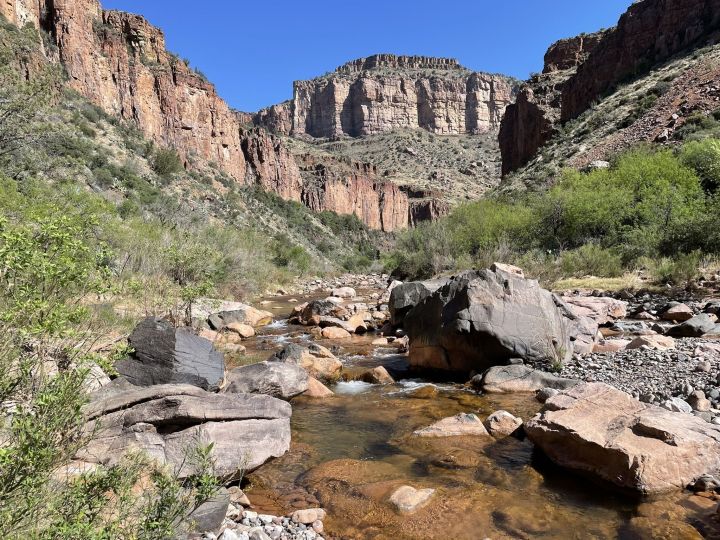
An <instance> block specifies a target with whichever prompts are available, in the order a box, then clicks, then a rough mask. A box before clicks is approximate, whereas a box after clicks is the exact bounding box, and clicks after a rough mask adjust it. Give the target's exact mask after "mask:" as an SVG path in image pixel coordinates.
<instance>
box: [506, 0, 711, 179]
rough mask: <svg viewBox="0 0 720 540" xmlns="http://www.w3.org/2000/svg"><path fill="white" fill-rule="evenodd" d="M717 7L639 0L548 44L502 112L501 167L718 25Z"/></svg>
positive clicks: (693, 0)
mask: <svg viewBox="0 0 720 540" xmlns="http://www.w3.org/2000/svg"><path fill="white" fill-rule="evenodd" d="M719 10H720V0H643V1H640V2H634V3H633V4H632V5H631V6H630V7H629V8H628V10H627V12H626V13H625V14H623V15H622V17H620V20H619V22H618V25H617V26H616V27H615V28H612V29H610V30H606V31H603V32H598V33H596V34H591V35H584V36H578V37H576V38H571V39H566V40H561V41H559V42H557V43H555V44H553V45H552V46H551V47H550V49H549V50H548V52H547V53H546V55H545V67H544V69H543V73H542V74H541V75H537V76H534V77H532V78H531V79H530V80H529V81H528V82H527V83H526V84H525V85H523V86H522V87H521V88H520V90H519V92H518V97H517V101H516V103H515V104H513V105H510V106H508V108H507V111H506V114H505V117H504V118H503V121H502V126H501V129H500V149H501V153H502V161H503V164H502V171H503V175H506V174H508V173H510V172H512V171H514V170H516V169H518V168H520V167H522V166H523V165H525V164H527V163H528V162H529V161H530V160H531V159H532V158H533V157H534V156H535V155H536V153H537V151H538V150H539V149H540V148H541V147H542V146H544V144H545V143H546V142H547V141H548V140H550V138H552V137H553V136H554V135H555V134H557V133H558V128H559V127H560V125H561V123H564V122H566V121H568V120H571V119H574V118H577V117H578V116H580V115H581V114H582V113H583V112H585V111H586V110H587V109H588V108H589V107H590V105H591V104H592V102H593V101H594V100H596V99H598V98H599V97H600V96H602V95H603V94H604V93H605V92H607V91H609V90H611V89H612V88H613V87H615V86H616V85H618V84H621V83H622V82H623V81H626V80H627V79H628V78H629V77H633V76H636V75H640V74H644V73H646V72H648V70H650V69H651V68H652V67H653V66H656V65H658V64H660V63H662V62H663V61H665V60H667V59H669V58H671V57H672V56H673V55H675V54H677V53H679V52H681V51H683V50H686V49H688V48H690V47H694V46H699V45H701V44H702V43H703V42H704V41H705V40H707V39H708V38H709V37H710V36H711V35H712V33H713V32H715V31H717V30H718V28H720V16H719V15H718V12H719Z"/></svg>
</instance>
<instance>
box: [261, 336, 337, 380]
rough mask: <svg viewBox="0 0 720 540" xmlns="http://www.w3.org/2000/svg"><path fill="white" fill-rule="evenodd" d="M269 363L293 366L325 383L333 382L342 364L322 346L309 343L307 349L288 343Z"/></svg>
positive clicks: (269, 359) (271, 357)
mask: <svg viewBox="0 0 720 540" xmlns="http://www.w3.org/2000/svg"><path fill="white" fill-rule="evenodd" d="M268 361H269V362H285V363H287V364H295V365H296V366H299V367H301V368H303V369H304V370H305V371H307V372H308V375H310V376H311V377H315V378H316V379H320V380H325V381H335V380H337V379H338V377H339V376H340V372H341V371H342V363H341V362H340V360H338V359H337V358H336V357H335V355H334V354H333V353H331V352H330V351H329V350H328V349H326V348H325V347H323V346H322V345H318V344H317V343H311V344H309V345H308V346H307V347H305V346H303V345H298V344H297V343H288V344H287V345H286V346H285V347H284V348H283V349H282V350H280V351H278V352H276V353H275V354H273V355H272V356H270V358H268Z"/></svg>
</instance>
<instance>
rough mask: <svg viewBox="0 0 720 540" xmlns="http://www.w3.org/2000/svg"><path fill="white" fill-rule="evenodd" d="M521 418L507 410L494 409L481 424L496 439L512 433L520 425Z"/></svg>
mask: <svg viewBox="0 0 720 540" xmlns="http://www.w3.org/2000/svg"><path fill="white" fill-rule="evenodd" d="M522 423H523V421H522V419H521V418H517V417H516V416H513V415H512V414H510V413H509V412H507V411H496V412H494V413H492V414H491V415H490V416H488V417H487V418H486V419H485V422H483V425H484V426H485V429H487V431H488V433H490V435H492V436H493V437H495V438H496V439H499V438H502V437H507V436H509V435H512V434H513V433H514V432H515V431H516V430H517V429H518V428H519V427H520V426H522Z"/></svg>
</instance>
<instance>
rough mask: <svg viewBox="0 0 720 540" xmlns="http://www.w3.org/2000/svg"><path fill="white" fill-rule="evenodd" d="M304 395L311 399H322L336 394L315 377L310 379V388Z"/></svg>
mask: <svg viewBox="0 0 720 540" xmlns="http://www.w3.org/2000/svg"><path fill="white" fill-rule="evenodd" d="M303 395H304V396H307V397H310V398H316V399H322V398H328V397H332V396H334V395H335V394H334V393H333V391H332V390H330V389H329V388H328V387H327V386H325V385H324V384H323V383H321V382H320V381H318V380H317V379H316V378H315V377H308V388H307V390H305V393H304V394H303Z"/></svg>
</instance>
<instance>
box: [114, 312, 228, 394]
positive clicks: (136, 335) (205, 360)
mask: <svg viewBox="0 0 720 540" xmlns="http://www.w3.org/2000/svg"><path fill="white" fill-rule="evenodd" d="M128 341H129V344H130V346H131V347H132V348H133V350H134V353H133V354H132V356H130V357H129V358H126V359H124V360H121V361H120V362H118V363H117V366H116V368H117V370H118V372H119V373H120V375H122V376H123V377H125V378H126V379H127V380H129V381H130V382H131V383H133V384H135V385H138V386H150V385H154V384H167V383H177V384H180V383H184V384H192V385H194V386H198V387H200V388H203V389H206V390H217V389H218V387H219V386H220V384H221V383H222V380H223V377H224V375H225V359H224V357H223V355H222V354H221V353H220V352H218V351H216V350H215V348H214V347H213V344H212V343H211V342H210V341H208V340H207V339H204V338H201V337H198V336H196V335H195V334H194V333H192V332H191V331H190V330H189V329H186V328H175V327H174V326H173V325H172V324H170V323H169V322H167V321H165V320H162V319H158V318H154V317H148V318H146V319H144V320H142V321H141V322H140V324H138V325H137V326H136V327H135V329H134V330H133V332H132V334H130V337H129V339H128Z"/></svg>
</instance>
